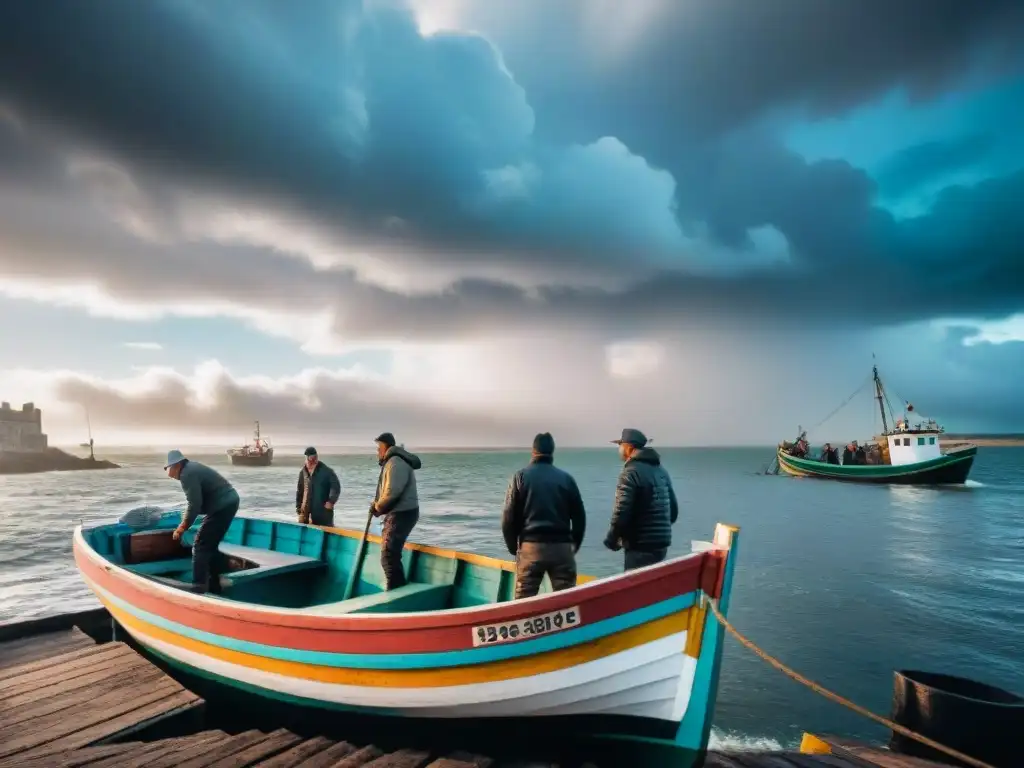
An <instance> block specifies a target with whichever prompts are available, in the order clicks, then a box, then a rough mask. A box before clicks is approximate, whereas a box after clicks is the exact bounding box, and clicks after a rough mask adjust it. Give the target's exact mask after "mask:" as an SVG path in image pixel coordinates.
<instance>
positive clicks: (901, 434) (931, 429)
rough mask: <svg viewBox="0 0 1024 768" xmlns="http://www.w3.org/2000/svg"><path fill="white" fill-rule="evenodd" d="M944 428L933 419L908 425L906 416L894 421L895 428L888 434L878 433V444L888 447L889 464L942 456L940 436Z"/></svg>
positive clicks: (903, 463)
mask: <svg viewBox="0 0 1024 768" xmlns="http://www.w3.org/2000/svg"><path fill="white" fill-rule="evenodd" d="M943 432H944V430H943V429H942V427H940V426H939V425H938V424H936V423H935V420H934V419H930V420H929V421H928V422H926V423H924V424H916V425H914V426H913V427H911V426H910V424H909V422H908V420H907V419H906V417H904V418H902V419H899V420H897V421H896V428H895V429H894V430H893V431H892V432H889V433H888V434H884V435H879V437H878V443H879V445H883V441H884V445H885V446H886V448H887V449H888V454H889V462H888V463H889V464H891V465H893V466H894V467H896V466H904V465H906V464H917V463H919V462H922V461H930V460H932V459H938V458H940V457H941V456H942V444H941V439H940V438H941V436H942V433H943Z"/></svg>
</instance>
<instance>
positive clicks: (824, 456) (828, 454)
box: [821, 443, 839, 464]
mask: <svg viewBox="0 0 1024 768" xmlns="http://www.w3.org/2000/svg"><path fill="white" fill-rule="evenodd" d="M821 460H822V461H824V462H825V463H826V464H838V463H839V451H837V450H836V449H835V448H833V447H832V443H825V448H824V449H823V450H822V452H821Z"/></svg>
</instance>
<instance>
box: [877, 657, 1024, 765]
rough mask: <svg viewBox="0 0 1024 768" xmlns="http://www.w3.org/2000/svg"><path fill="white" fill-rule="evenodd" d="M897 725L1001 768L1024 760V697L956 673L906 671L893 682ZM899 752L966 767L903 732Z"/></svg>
mask: <svg viewBox="0 0 1024 768" xmlns="http://www.w3.org/2000/svg"><path fill="white" fill-rule="evenodd" d="M892 719H893V721H894V722H895V723H897V724H899V725H902V726H903V727H904V728H909V729H910V730H912V731H914V732H915V733H919V734H921V735H922V736H926V737H928V738H929V739H931V740H932V741H936V742H938V743H939V744H942V745H944V746H947V747H951V748H953V749H955V750H957V751H958V752H962V753H963V754H965V755H970V756H971V757H973V758H976V759H978V760H982V761H984V762H986V763H988V764H989V765H992V766H995V767H996V768H1019V767H1020V766H1021V765H1022V764H1024V753H1022V751H1021V743H1020V737H1021V735H1022V734H1024V698H1021V697H1020V696H1017V695H1015V694H1013V693H1010V692H1009V691H1004V690H1003V689H1002V688H996V687H995V686H992V685H986V684H985V683H979V682H976V681H974V680H968V679H966V678H963V677H954V676H953V675H942V674H937V673H934V672H920V671H917V670H903V671H899V672H897V673H896V679H895V684H894V686H893V713H892ZM889 746H890V748H891V749H892V750H893V751H894V752H899V753H900V754H904V755H911V756H914V757H921V758H926V759H929V760H934V761H936V762H942V763H946V764H949V765H966V763H962V762H960V761H958V760H955V759H953V758H952V757H949V756H948V755H946V754H944V753H942V752H938V751H936V750H933V749H931V748H930V747H926V746H925V745H924V744H921V743H920V742H918V741H914V740H913V739H908V738H906V737H905V736H901V735H899V734H897V733H894V734H893V735H892V740H891V741H890V742H889Z"/></svg>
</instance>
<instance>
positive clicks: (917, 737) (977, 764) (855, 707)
mask: <svg viewBox="0 0 1024 768" xmlns="http://www.w3.org/2000/svg"><path fill="white" fill-rule="evenodd" d="M704 598H705V604H706V605H707V606H708V607H709V608H710V610H711V613H712V614H713V615H714V617H715V619H716V620H717V621H718V623H719V624H721V625H722V627H724V628H725V631H726V632H728V633H729V634H730V635H732V636H733V637H734V638H736V640H738V641H739V643H740V645H742V646H744V647H745V648H747V649H749V650H750V651H753V653H754V654H755V655H756V656H758V657H760V658H761V659H762V660H764V661H766V662H768V664H770V665H771V666H773V667H775V669H777V670H779V671H780V672H781V673H782V674H784V675H786V677H788V678H790V679H791V680H795V681H796V682H798V683H800V684H801V685H804V686H806V687H807V688H810V689H811V690H812V691H814V692H815V693H817V694H820V695H822V696H824V697H825V698H826V699H828V700H829V701H834V702H835V703H836V704H840V705H842V706H844V707H846V708H847V709H849V710H852V711H853V712H856V713H857V714H858V715H862V716H863V717H866V718H867V719H868V720H873V721H874V722H876V723H878V724H879V725H882V726H885V727H886V728H888V729H890V730H892V731H894V732H896V733H898V734H900V735H901V736H905V737H906V738H908V739H913V740H914V741H917V742H920V743H921V744H924V745H925V746H927V747H931V748H932V749H934V750H937V751H939V752H942V753H943V754H946V755H949V756H950V757H952V758H954V759H956V760H960V761H962V762H964V763H966V764H967V765H970V766H973V768H995V766H992V765H989V764H988V763H985V762H982V761H981V760H978V759H977V758H974V757H971V756H970V755H965V754H964V753H963V752H958V751H957V750H955V749H953V748H952V747H947V746H946V745H944V744H940V743H939V742H937V741H933V740H931V739H929V738H928V737H927V736H922V735H921V734H919V733H915V732H914V731H912V730H910V729H909V728H904V727H903V726H902V725H900V724H898V723H894V722H893V721H892V720H889V719H887V718H884V717H882V716H881V715H876V714H875V713H874V712H872V711H871V710H869V709H865V708H864V707H862V706H860V705H859V704H856V703H854V702H852V701H850V700H849V699H845V698H843V697H842V696H840V695H839V694H838V693H834V692H832V691H830V690H829V689H828V688H825V687H824V686H823V685H819V684H818V683H816V682H814V681H813V680H811V679H810V678H808V677H805V676H803V675H801V674H800V673H799V672H797V671H796V670H795V669H792V668H791V667H788V666H786V665H785V664H783V663H782V662H781V661H779V660H778V659H776V658H775V657H774V656H772V655H770V654H769V653H767V652H766V651H763V650H762V649H761V648H759V647H758V646H757V645H756V644H755V643H754V642H753V641H752V640H749V639H747V638H746V637H744V636H743V635H742V634H741V633H740V631H739V630H738V629H736V627H734V626H733V625H732V624H730V623H729V620H728V619H727V618H725V616H723V615H722V612H721V611H719V610H718V606H717V605H716V604H715V601H714V600H712V599H711V598H710V597H708V596H707V595H704Z"/></svg>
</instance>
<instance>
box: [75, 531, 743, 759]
mask: <svg viewBox="0 0 1024 768" xmlns="http://www.w3.org/2000/svg"><path fill="white" fill-rule="evenodd" d="M236 521H237V525H236V524H233V526H232V530H231V531H229V535H230V537H233V538H235V539H236V540H237V539H239V538H241V543H242V544H243V545H246V544H247V542H249V541H250V540H251V539H255V538H259V539H260V540H263V539H264V538H265V537H266V538H268V539H269V540H270V541H271V542H276V543H277V546H279V547H281V548H283V551H286V552H295V553H301V552H317V553H319V556H320V558H326V559H328V560H330V559H331V557H332V554H331V553H332V552H341V551H349V550H348V549H345V548H344V547H341V545H339V541H341V542H342V543H345V542H348V543H351V542H352V540H353V539H357V538H358V537H359V535H360V534H359V533H357V532H354V531H345V530H342V529H320V528H315V527H311V526H299V525H296V524H292V523H283V522H276V521H269V520H255V519H252V518H236ZM170 522H173V521H168V524H170ZM249 529H251V530H249ZM248 534H251V535H248ZM120 535H121V534H120V533H116V532H115V533H114V534H107V533H104V535H103V536H102V537H95V538H93V539H90V540H88V541H87V539H86V537H85V536H84V535H83V533H82V530H81V528H79V529H78V530H77V531H76V533H75V545H74V551H75V558H76V562H77V563H78V566H79V570H80V572H81V574H82V576H83V578H84V579H85V581H86V583H87V584H88V585H89V586H90V587H91V588H92V590H93V591H94V593H95V594H96V595H97V597H98V598H99V599H100V601H101V602H102V603H103V604H104V605H105V606H106V607H107V609H108V610H109V611H110V613H111V615H112V616H113V617H114V619H115V620H116V621H117V623H118V625H119V626H120V627H121V628H123V629H124V630H125V631H126V632H127V633H128V634H129V635H131V637H132V638H133V639H134V641H135V642H136V643H138V644H139V645H140V646H141V647H142V648H143V649H145V650H146V651H147V652H149V653H150V654H152V655H154V656H156V657H157V658H159V659H161V660H163V661H164V662H166V663H167V664H168V665H170V666H171V667H172V668H174V669H177V670H179V671H181V672H182V673H183V674H185V675H191V676H197V677H200V678H203V679H205V680H208V681H213V682H215V683H216V684H217V685H220V686H224V687H228V688H232V689H235V690H236V691H238V692H240V693H244V694H247V695H257V696H260V697H262V698H264V699H266V700H270V701H273V702H277V703H283V704H286V705H293V706H297V707H304V708H309V709H314V710H319V711H323V712H334V713H335V714H336V713H337V712H338V711H342V712H348V713H352V714H354V715H358V716H368V717H374V718H388V719H391V718H401V719H403V720H405V721H407V722H412V721H415V722H418V723H430V722H435V721H438V722H449V723H453V724H462V725H465V723H467V722H476V721H487V722H488V723H489V724H490V726H491V727H493V728H496V729H506V728H507V727H510V726H511V725H512V724H514V723H519V722H521V721H523V720H527V721H533V722H535V723H537V724H538V725H541V724H542V725H544V726H545V727H547V726H553V727H556V728H557V727H558V723H562V728H563V730H565V729H566V728H569V726H570V725H571V730H572V731H573V734H574V736H581V737H582V736H587V737H589V738H593V739H612V740H616V741H619V742H623V741H626V742H630V743H640V742H643V743H645V744H648V746H650V747H651V748H654V747H657V748H658V749H668V750H669V751H670V752H671V754H672V755H674V756H675V757H673V758H672V760H670V761H668V762H666V761H665V760H664V759H662V760H661V762H659V763H657V764H660V765H673V764H674V765H679V766H686V765H690V764H691V762H692V760H693V759H695V756H697V755H699V754H701V753H702V752H703V750H704V749H706V746H707V739H708V736H709V733H710V724H711V714H712V712H713V709H714V702H715V691H716V689H717V673H718V667H719V665H720V663H721V642H722V629H721V627H720V626H719V625H718V624H717V622H715V620H714V618H713V616H711V614H710V613H709V612H708V611H707V609H706V607H705V606H704V604H703V600H704V599H706V597H710V598H712V599H717V600H718V603H719V606H720V609H721V610H725V609H727V607H728V598H729V592H730V590H731V579H732V575H731V574H732V564H733V561H734V557H733V555H734V552H735V535H736V530H735V529H734V528H731V527H728V526H719V529H718V530H717V531H716V541H715V543H714V544H713V545H711V546H710V548H709V549H707V550H705V551H702V552H697V553H694V554H692V555H689V556H687V557H683V558H676V559H674V560H670V561H666V562H664V563H660V564H658V565H655V566H651V567H648V568H643V569H637V570H635V571H630V572H628V573H625V574H620V575H617V576H612V577H608V578H606V579H600V580H587V581H585V580H584V579H581V580H580V581H581V583H580V584H578V586H577V587H576V588H574V589H570V590H564V591H561V592H552V593H548V594H541V595H538V596H537V597H533V598H527V599H524V600H515V601H512V600H507V599H505V600H502V601H499V602H489V603H486V604H477V605H465V606H464V607H455V608H449V609H444V610H431V611H424V612H405V613H382V612H378V613H356V612H345V611H347V610H348V609H347V608H346V609H345V610H342V611H341V612H340V613H339V614H336V615H334V614H331V613H330V612H329V611H327V612H325V610H324V606H323V605H317V606H314V607H312V608H308V609H307V608H298V609H285V608H277V607H272V606H266V605H255V604H246V603H239V602H236V601H233V600H227V599H221V598H216V597H210V596H206V595H197V594H193V593H191V592H188V591H183V590H177V589H174V588H172V587H169V586H168V585H167V584H165V583H162V582H161V581H159V580H154V579H150V578H146V577H144V576H140V575H139V573H136V572H133V571H131V570H130V569H129V568H130V567H122V566H120V565H118V564H116V563H112V562H111V560H113V559H116V558H114V557H113V556H112V555H107V556H104V554H101V552H100V551H98V550H103V549H104V548H109V549H110V550H111V551H112V552H116V551H117V546H118V545H117V544H116V537H117V536H120ZM290 537H291V538H290ZM295 537H297V538H295ZM370 538H371V540H372V543H374V544H376V545H379V539H378V538H377V537H370ZM228 540H229V539H226V541H228ZM108 542H113V543H109V544H108ZM94 545H95V546H94ZM346 546H347V544H346ZM285 547H287V548H285ZM407 550H411V551H409V552H407V554H409V555H411V556H413V557H412V558H411V559H415V560H417V561H423V563H424V564H425V565H429V566H430V568H431V569H434V570H433V571H432V572H434V573H435V574H436V569H437V568H438V567H439V566H442V565H444V566H445V567H446V568H447V571H448V573H449V575H448V576H447V577H446V578H450V580H451V582H452V584H457V585H465V584H467V583H470V582H473V581H479V580H480V579H482V578H483V577H484V574H485V573H486V572H487V571H488V570H490V571H492V572H495V580H494V582H493V583H494V584H495V585H497V586H498V589H499V593H501V594H507V591H505V590H506V587H509V586H511V580H510V578H509V577H512V576H513V573H512V568H513V567H514V564H513V563H508V562H506V561H498V560H492V559H491V558H482V557H480V556H476V555H468V554H464V553H456V552H453V551H450V550H438V549H435V548H432V547H424V546H422V545H416V544H411V545H407ZM279 551H280V550H279ZM377 552H379V549H377ZM294 557H298V555H295V556H294ZM371 557H372V553H371V554H370V555H367V556H366V559H365V560H364V561H363V562H362V563H361V565H360V567H361V568H363V569H366V570H367V571H369V570H370V569H371V566H374V567H375V564H374V561H373V560H372V559H371ZM306 559H312V558H306ZM452 561H454V562H452ZM129 562H131V560H129ZM495 564H497V565H495ZM407 570H408V571H409V572H410V573H416V572H418V571H419V568H418V566H417V564H415V563H413V564H410V566H407ZM299 575H300V576H301V577H303V578H306V579H307V580H308V578H309V576H308V572H307V573H303V574H299ZM439 586H441V588H444V589H447V587H445V586H443V585H439ZM460 588H461V586H460ZM460 594H462V596H461V597H457V598H455V602H456V604H459V603H464V602H465V600H466V593H460ZM379 595H380V593H373V592H371V593H369V594H368V595H367V598H368V599H370V600H373V599H376V598H377V597H379ZM357 599H358V598H357ZM343 602H345V603H346V605H350V604H351V601H350V600H348V601H343ZM328 607H329V606H328ZM332 610H334V609H332ZM361 610H363V609H361ZM556 616H558V617H564V618H549V617H556ZM565 622H569V623H568V624H565ZM525 624H530V625H532V626H533V627H535V628H537V629H535V630H532V631H531V633H530V635H529V636H527V635H525V634H524V635H518V634H517V633H513V632H512V630H511V629H509V627H511V626H512V625H516V626H519V627H521V626H525ZM492 627H497V628H498V630H499V631H500V632H501V633H502V637H504V638H505V639H504V640H499V641H497V642H495V641H493V640H491V639H489V638H490V637H491V636H493V634H494V633H490V634H489V630H490V628H492ZM502 628H504V629H502ZM506 630H507V631H506ZM534 633H536V634H534Z"/></svg>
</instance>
